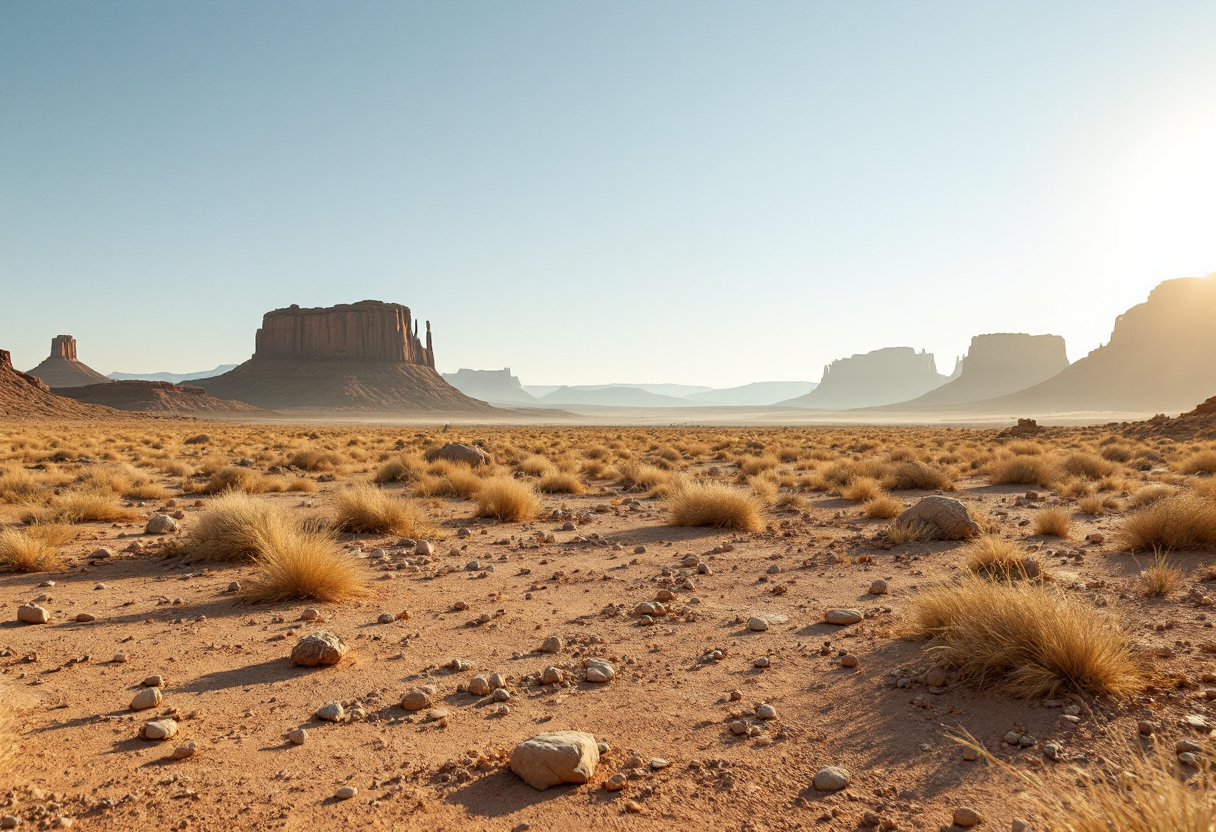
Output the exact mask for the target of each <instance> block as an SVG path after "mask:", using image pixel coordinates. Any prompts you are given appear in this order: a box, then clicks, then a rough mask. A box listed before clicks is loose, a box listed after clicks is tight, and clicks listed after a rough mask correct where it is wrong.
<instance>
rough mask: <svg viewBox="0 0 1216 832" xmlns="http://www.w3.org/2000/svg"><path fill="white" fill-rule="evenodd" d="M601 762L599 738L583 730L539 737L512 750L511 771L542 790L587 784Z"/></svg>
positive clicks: (540, 735) (528, 740)
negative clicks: (596, 740) (597, 741)
mask: <svg viewBox="0 0 1216 832" xmlns="http://www.w3.org/2000/svg"><path fill="white" fill-rule="evenodd" d="M599 761H600V751H599V748H598V746H597V745H596V742H595V737H593V736H591V735H590V734H586V733H584V732H582V731H556V732H554V733H552V734H537V735H536V736H535V737H532V738H531V739H526V740H524V741H523V742H521V743H520V744H519V745H517V746H515V748H514V750H512V751H511V771H513V772H515V773H516V774H518V775H519V776H520V777H521V778H522V779H523V781H524V782H525V783H527V784H528V785H529V786H531V787H532V788H534V789H538V790H540V791H544V790H545V789H547V788H549V787H550V786H558V785H561V784H562V783H586V782H587V781H588V780H590V779H591V777H592V775H594V774H595V766H596V764H597V763H599Z"/></svg>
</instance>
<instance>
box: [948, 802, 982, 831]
mask: <svg viewBox="0 0 1216 832" xmlns="http://www.w3.org/2000/svg"><path fill="white" fill-rule="evenodd" d="M983 819H984V818H983V816H982V815H981V814H980V813H979V812H977V811H975V810H974V809H972V808H971V807H970V806H959V807H958V808H957V809H955V810H954V825H955V826H962V827H964V828H967V827H971V826H975V825H976V824H977V823H979V822H980V821H982V820H983Z"/></svg>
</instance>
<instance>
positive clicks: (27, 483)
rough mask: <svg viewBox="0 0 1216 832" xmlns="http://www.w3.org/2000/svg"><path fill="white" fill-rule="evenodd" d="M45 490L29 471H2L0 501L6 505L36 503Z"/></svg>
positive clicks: (16, 469) (18, 469)
mask: <svg viewBox="0 0 1216 832" xmlns="http://www.w3.org/2000/svg"><path fill="white" fill-rule="evenodd" d="M44 490H45V489H44V486H43V485H42V484H41V483H40V482H39V481H38V480H37V478H35V477H34V476H33V475H32V474H31V473H30V472H29V471H26V470H24V469H21V468H9V469H5V470H4V471H0V500H3V501H4V502H6V503H17V504H20V505H29V504H30V503H36V502H38V500H39V499H41V497H42V495H43V493H44Z"/></svg>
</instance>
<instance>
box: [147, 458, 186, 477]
mask: <svg viewBox="0 0 1216 832" xmlns="http://www.w3.org/2000/svg"><path fill="white" fill-rule="evenodd" d="M156 470H158V471H160V472H161V473H162V474H164V475H165V476H169V477H189V476H192V475H193V474H194V468H193V467H192V466H191V465H190V464H189V463H186V462H182V461H181V460H180V459H159V460H157V461H156Z"/></svg>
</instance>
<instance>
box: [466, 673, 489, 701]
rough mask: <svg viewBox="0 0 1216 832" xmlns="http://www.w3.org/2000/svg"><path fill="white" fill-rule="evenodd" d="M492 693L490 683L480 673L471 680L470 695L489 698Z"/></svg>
mask: <svg viewBox="0 0 1216 832" xmlns="http://www.w3.org/2000/svg"><path fill="white" fill-rule="evenodd" d="M490 691H491V688H490V683H489V682H488V681H486V677H485V676H482V675H481V674H480V673H479V674H477V675H476V676H474V677H473V678H472V679H470V680H469V693H471V694H473V695H474V696H488V695H489V693H490Z"/></svg>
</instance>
